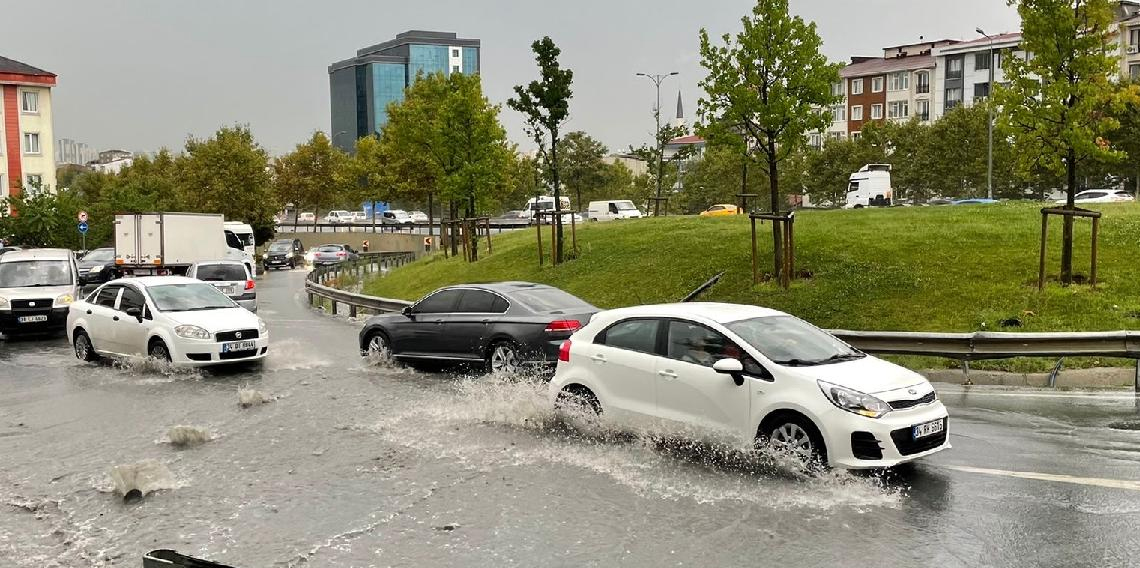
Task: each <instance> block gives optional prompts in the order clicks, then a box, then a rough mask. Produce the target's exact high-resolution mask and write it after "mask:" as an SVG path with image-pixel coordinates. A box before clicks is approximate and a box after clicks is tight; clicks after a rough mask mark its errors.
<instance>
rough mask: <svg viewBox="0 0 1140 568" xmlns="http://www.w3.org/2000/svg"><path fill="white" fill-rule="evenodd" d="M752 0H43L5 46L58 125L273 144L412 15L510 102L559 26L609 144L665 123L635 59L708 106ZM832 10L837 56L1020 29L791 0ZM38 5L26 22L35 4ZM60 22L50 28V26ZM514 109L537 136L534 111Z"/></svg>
mask: <svg viewBox="0 0 1140 568" xmlns="http://www.w3.org/2000/svg"><path fill="white" fill-rule="evenodd" d="M753 5H754V3H753V2H752V1H750V0H704V1H693V0H685V1H681V0H656V1H648V0H571V1H566V0H559V1H553V0H530V1H525V2H524V1H508V0H479V1H472V0H401V1H391V0H323V1H320V2H317V1H313V0H240V1H238V0H183V1H179V2H174V1H157V0H100V1H98V2H92V1H88V0H72V1H65V0H39V1H37V2H31V3H24V4H23V5H22V8H21V9H20V18H19V19H17V20H16V21H13V22H11V23H12V24H14V25H9V26H5V30H4V32H3V34H2V35H0V55H4V56H6V57H10V58H12V59H16V60H18V61H23V62H24V63H28V64H30V65H34V66H37V67H41V68H43V69H47V70H49V71H51V72H53V73H56V74H57V75H59V83H58V85H57V86H56V88H55V91H54V103H55V135H56V136H55V137H56V138H72V139H75V140H78V141H80V142H86V143H88V144H90V145H93V146H95V147H96V148H98V149H107V148H111V147H115V148H124V149H128V150H147V151H149V150H156V149H158V148H160V147H163V146H166V147H171V148H181V146H182V144H183V142H184V141H185V139H186V137H187V136H188V135H194V136H207V135H209V134H210V133H212V132H213V131H214V130H216V129H217V128H218V127H219V126H222V125H227V124H234V123H248V124H249V125H250V126H251V127H252V128H253V132H254V135H255V136H256V137H257V138H258V139H259V140H260V141H261V143H262V144H263V145H264V146H265V147H267V148H268V149H269V150H270V151H271V152H272V153H275V154H276V153H281V152H285V151H288V150H289V149H291V148H292V147H293V146H294V145H295V144H296V143H297V142H299V141H301V140H304V139H306V138H308V137H309V136H310V135H311V134H312V132H313V131H315V130H325V131H327V130H328V128H329V108H328V104H329V102H328V101H329V85H328V65H329V64H330V63H332V62H334V61H339V60H342V59H347V58H349V57H352V56H353V55H355V53H356V50H357V49H359V48H361V47H364V46H368V45H373V44H376V43H379V42H381V41H384V40H387V39H391V38H392V37H394V36H395V35H396V34H397V33H399V32H402V31H406V30H409V29H424V30H439V31H451V32H457V33H458V34H459V35H460V37H469V38H478V39H481V40H482V42H483V53H482V73H483V79H484V89H485V91H486V93H487V95H488V96H489V97H490V99H491V100H492V102H495V103H505V101H506V99H507V98H508V97H509V96H510V95H511V93H512V91H511V89H512V87H513V86H514V85H516V84H520V83H524V82H528V81H530V80H531V79H532V78H534V77H535V76H536V73H537V70H536V67H535V64H534V61H533V58H532V54H531V53H530V49H529V48H530V43H531V42H532V41H533V40H534V39H536V38H538V37H541V36H543V35H550V36H551V37H552V38H553V39H554V40H555V42H556V43H557V44H558V45H559V47H561V48H562V63H563V65H565V66H568V67H570V68H572V69H573V70H574V99H573V101H572V102H571V113H572V119H571V122H570V125H569V128H570V129H573V130H585V131H586V132H588V133H590V134H592V135H593V136H595V137H597V138H598V139H600V140H602V142H604V143H605V144H607V145H608V146H609V147H610V149H611V151H613V150H622V149H625V148H626V147H627V146H629V145H630V144H638V145H639V144H641V143H642V142H645V141H648V140H650V139H651V133H652V130H653V120H652V117H651V112H652V105H653V98H654V89H653V85H652V83H650V82H649V81H648V80H647V79H645V78H641V77H635V76H634V73H636V72H638V71H643V72H646V73H662V72H669V71H679V72H680V73H681V75H680V76H679V77H674V78H671V79H669V80H668V81H667V82H666V83H665V84H664V85H663V87H662V94H661V97H662V100H663V104H662V106H663V107H664V108H665V109H666V112H667V116H668V115H671V114H672V112H673V108H674V107H675V102H676V97H677V91H678V89H680V91H681V93H682V96H683V98H684V103H685V111H686V113H687V114H688V115H690V117H692V116H693V115H694V114H695V110H696V101H697V98H698V97H699V95H700V93H699V92H698V88H697V82H698V81H699V80H700V78H701V77H702V76H703V75H702V69H701V67H700V61H699V57H698V53H697V50H698V37H697V33H698V30H699V29H700V28H701V27H705V28H707V29H708V30H709V32H710V33H711V34H713V35H714V36H719V35H720V34H722V33H724V32H735V31H737V30H738V29H739V28H740V23H739V20H740V17H741V16H742V15H744V14H745V13H747V12H748V11H749V10H750V9H751V7H752V6H753ZM792 10H793V11H794V12H796V13H798V14H800V15H802V16H803V17H804V18H806V19H809V20H814V21H815V22H817V23H818V25H819V32H820V35H821V36H822V37H823V42H824V50H825V52H826V54H827V55H828V56H829V57H831V58H832V59H834V60H847V58H849V57H850V56H851V55H875V54H876V53H878V50H879V49H880V48H882V47H884V46H888V45H897V44H902V43H907V42H910V41H917V40H918V38H919V36H924V37H925V38H926V39H928V40H929V39H935V38H973V37H976V36H975V33H974V28H975V27H979V26H980V27H982V28H983V29H985V30H986V31H987V32H989V33H991V34H992V33H1000V32H1005V31H1015V30H1017V28H1018V19H1017V14H1016V12H1015V11H1014V10H1013V9H1012V8H1009V7H1007V6H1006V2H1005V0H956V1H955V2H945V1H938V2H936V1H933V0H792ZM23 19H26V20H28V21H36V22H37V24H36V25H25V24H24V23H22V22H21V20H23ZM45 32H46V33H45ZM502 118H503V123H504V125H505V126H506V128H507V131H508V133H509V135H510V136H511V138H512V139H514V140H515V141H517V142H519V143H520V144H521V145H523V146H524V147H525V146H527V144H526V140H525V139H524V138H525V137H524V135H523V133H522V130H521V125H522V119H521V118H520V116H519V115H518V114H517V113H515V112H514V111H511V110H510V109H507V108H505V104H504V109H503V111H502Z"/></svg>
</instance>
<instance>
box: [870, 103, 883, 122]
mask: <svg viewBox="0 0 1140 568" xmlns="http://www.w3.org/2000/svg"><path fill="white" fill-rule="evenodd" d="M881 118H883V105H871V120H879V119H881Z"/></svg>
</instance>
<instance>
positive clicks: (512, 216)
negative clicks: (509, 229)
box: [491, 211, 534, 225]
mask: <svg viewBox="0 0 1140 568" xmlns="http://www.w3.org/2000/svg"><path fill="white" fill-rule="evenodd" d="M533 222H534V218H533V217H531V216H530V214H529V213H528V212H526V211H507V212H506V213H503V214H502V215H499V216H498V217H495V218H493V219H491V224H492V225H529V224H531V223H533Z"/></svg>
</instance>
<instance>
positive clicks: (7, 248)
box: [0, 246, 24, 256]
mask: <svg viewBox="0 0 1140 568" xmlns="http://www.w3.org/2000/svg"><path fill="white" fill-rule="evenodd" d="M14 250H24V247H12V246H4V247H0V256H3V255H4V254H5V253H9V252H12V251H14Z"/></svg>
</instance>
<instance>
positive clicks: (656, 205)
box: [637, 71, 679, 217]
mask: <svg viewBox="0 0 1140 568" xmlns="http://www.w3.org/2000/svg"><path fill="white" fill-rule="evenodd" d="M673 75H679V73H677V72H676V71H673V72H672V73H667V74H663V75H650V74H648V73H638V74H637V76H638V77H645V78H647V79H649V80H650V81H653V85H654V86H655V87H657V106H656V107H654V109H653V114H654V116H655V117H656V118H657V131H656V136H655V137H654V138H655V140H656V142H657V199H656V200H655V201H654V202H653V216H654V217H656V216H658V215H659V214H660V208H661V174H662V171H663V169H664V159H663V157H664V154H665V143H664V142H663V141H662V140H661V82H662V81H664V80H665V79H666V78H667V77H672V76H673Z"/></svg>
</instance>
